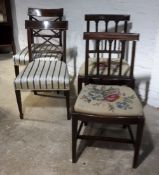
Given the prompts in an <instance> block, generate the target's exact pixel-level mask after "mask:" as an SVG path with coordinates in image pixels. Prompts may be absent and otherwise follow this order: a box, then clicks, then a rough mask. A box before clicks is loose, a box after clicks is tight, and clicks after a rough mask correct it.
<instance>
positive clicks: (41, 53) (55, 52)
mask: <svg viewBox="0 0 159 175" xmlns="http://www.w3.org/2000/svg"><path fill="white" fill-rule="evenodd" d="M32 50H33V58H34V59H37V58H41V59H43V60H48V59H49V60H57V59H58V60H60V59H61V56H62V48H61V47H60V46H57V45H54V46H53V45H49V44H45V45H42V44H33V45H32ZM13 61H14V65H27V64H28V63H29V51H28V47H25V48H24V49H22V50H20V51H19V52H18V53H17V54H16V55H13Z"/></svg>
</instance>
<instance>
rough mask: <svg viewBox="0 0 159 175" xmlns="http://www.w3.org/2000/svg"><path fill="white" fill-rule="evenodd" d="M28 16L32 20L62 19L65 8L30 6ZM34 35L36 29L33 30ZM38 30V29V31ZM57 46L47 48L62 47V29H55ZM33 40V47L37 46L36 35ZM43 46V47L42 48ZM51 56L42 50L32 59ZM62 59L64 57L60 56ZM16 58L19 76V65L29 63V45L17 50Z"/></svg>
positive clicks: (15, 63)
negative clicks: (35, 43)
mask: <svg viewBox="0 0 159 175" xmlns="http://www.w3.org/2000/svg"><path fill="white" fill-rule="evenodd" d="M28 16H29V20H30V21H43V20H49V21H62V19H63V8H59V9H39V8H28ZM31 32H32V35H34V30H32V31H31ZM36 32H37V31H36ZM54 34H55V36H56V37H55V38H56V42H57V44H56V45H57V46H58V47H56V48H55V47H47V48H46V49H52V51H54V50H57V49H61V46H62V44H63V43H62V34H61V31H58V30H56V31H54ZM31 38H32V39H31V42H32V48H33V49H34V47H36V45H34V42H35V41H34V37H33V36H32V37H31ZM42 49H43V48H41V50H42ZM46 56H47V57H50V56H51V55H48V54H47V52H43V53H42V52H41V53H40V54H36V55H33V57H32V59H33V58H34V59H36V58H38V57H46ZM59 59H60V60H62V57H61V58H59ZM13 60H14V68H15V75H16V76H17V75H18V74H19V66H20V65H21V66H22V65H23V66H25V65H27V64H28V63H29V51H28V47H25V48H23V49H22V50H20V51H19V52H17V53H16V54H15V55H14V56H13Z"/></svg>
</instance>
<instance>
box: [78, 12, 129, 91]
mask: <svg viewBox="0 0 159 175" xmlns="http://www.w3.org/2000/svg"><path fill="white" fill-rule="evenodd" d="M129 20H130V15H122V14H86V15H85V21H86V31H87V32H90V31H91V28H90V27H91V24H92V23H93V24H94V25H95V31H93V32H100V31H99V23H100V22H104V23H105V28H104V29H103V30H104V31H103V32H109V30H108V27H109V26H108V25H109V23H110V22H114V24H115V25H114V32H118V28H119V25H120V23H122V26H121V27H122V29H123V30H122V31H121V32H122V33H127V32H128V21H129ZM84 79H85V78H84V76H81V75H78V93H79V92H80V90H81V88H82V84H83V83H84Z"/></svg>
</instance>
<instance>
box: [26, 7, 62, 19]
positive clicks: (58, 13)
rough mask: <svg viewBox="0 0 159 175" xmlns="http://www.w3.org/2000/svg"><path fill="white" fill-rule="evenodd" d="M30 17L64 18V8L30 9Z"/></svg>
mask: <svg viewBox="0 0 159 175" xmlns="http://www.w3.org/2000/svg"><path fill="white" fill-rule="evenodd" d="M28 16H29V17H30V18H32V17H59V18H62V17H63V8H59V9H40V8H28Z"/></svg>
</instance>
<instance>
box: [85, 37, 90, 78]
mask: <svg viewBox="0 0 159 175" xmlns="http://www.w3.org/2000/svg"><path fill="white" fill-rule="evenodd" d="M88 59H89V40H88V39H87V40H86V52H85V75H86V76H87V75H88Z"/></svg>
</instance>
